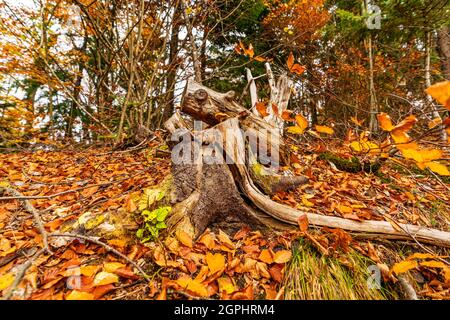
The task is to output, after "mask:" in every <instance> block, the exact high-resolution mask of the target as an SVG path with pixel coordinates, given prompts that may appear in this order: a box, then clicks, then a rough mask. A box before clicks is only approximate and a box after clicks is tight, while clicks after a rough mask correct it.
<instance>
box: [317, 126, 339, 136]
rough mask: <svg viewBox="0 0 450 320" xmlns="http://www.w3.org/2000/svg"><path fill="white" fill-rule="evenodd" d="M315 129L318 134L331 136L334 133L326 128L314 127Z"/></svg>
mask: <svg viewBox="0 0 450 320" xmlns="http://www.w3.org/2000/svg"><path fill="white" fill-rule="evenodd" d="M315 128H316V131H317V132H320V133H325V134H333V133H334V130H333V129H332V128H330V127H327V126H318V125H316V126H315Z"/></svg>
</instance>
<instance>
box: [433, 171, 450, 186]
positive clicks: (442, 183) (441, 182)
mask: <svg viewBox="0 0 450 320" xmlns="http://www.w3.org/2000/svg"><path fill="white" fill-rule="evenodd" d="M428 171H429V172H431V174H432V175H433V176H434V177H435V178H436V180H437V181H438V182H439V184H440V185H441V186H443V187H444V188H446V189H447V191H450V188H449V187H448V186H447V185H446V184H445V183H444V182H443V181H442V180H441V178H439V177H438V175H437V174H436V173H434V172H433V171H431V170H430V168H428Z"/></svg>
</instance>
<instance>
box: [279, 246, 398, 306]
mask: <svg viewBox="0 0 450 320" xmlns="http://www.w3.org/2000/svg"><path fill="white" fill-rule="evenodd" d="M340 260H341V261H344V262H341V261H340ZM372 264H373V262H372V261H371V260H369V259H367V258H366V257H364V256H362V255H360V254H359V253H357V252H355V251H353V252H350V253H348V254H342V255H341V257H340V259H339V258H335V257H325V256H321V255H320V254H319V253H318V252H317V251H316V250H315V249H314V248H313V247H311V246H310V245H308V244H307V243H306V242H305V241H304V240H300V242H299V243H298V245H296V246H295V247H294V248H293V258H292V260H291V263H290V264H289V266H288V267H287V270H286V277H285V281H284V285H285V296H284V298H285V299H289V300H382V299H398V297H397V296H396V294H395V292H391V291H389V290H387V289H386V288H383V287H381V289H370V288H369V286H368V285H367V279H368V278H369V273H370V271H369V270H368V266H370V265H372Z"/></svg>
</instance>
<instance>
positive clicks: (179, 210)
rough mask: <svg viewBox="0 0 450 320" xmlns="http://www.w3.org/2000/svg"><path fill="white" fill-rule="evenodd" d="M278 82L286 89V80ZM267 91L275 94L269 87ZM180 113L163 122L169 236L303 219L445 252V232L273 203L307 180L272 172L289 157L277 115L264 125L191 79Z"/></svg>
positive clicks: (228, 96) (228, 97) (290, 224)
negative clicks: (167, 140) (168, 143)
mask: <svg viewBox="0 0 450 320" xmlns="http://www.w3.org/2000/svg"><path fill="white" fill-rule="evenodd" d="M279 84H280V85H282V86H285V85H286V81H284V82H283V81H279ZM272 87H274V88H273V90H276V88H275V87H276V86H275V85H273V83H272V85H271V88H272ZM278 89H280V88H278ZM281 91H283V90H279V92H281ZM284 91H285V92H286V90H284ZM286 95H288V93H287V94H279V95H278V96H277V95H274V97H275V98H273V99H275V100H276V99H279V100H278V101H276V102H277V105H278V107H279V108H280V106H281V108H284V109H285V108H286V107H287V101H286ZM277 97H278V98H277ZM271 99H272V97H271ZM180 111H181V113H178V112H177V113H176V114H174V115H173V116H172V117H171V118H170V119H169V120H168V121H167V122H166V123H165V127H166V129H167V130H168V131H169V132H170V133H171V134H172V140H173V146H172V149H171V156H172V161H173V163H172V173H171V177H170V178H168V180H167V181H169V183H166V184H165V188H166V191H167V192H165V194H166V196H165V197H164V199H162V200H161V201H162V202H165V205H170V206H171V208H172V210H171V213H170V216H169V218H168V219H167V223H168V225H169V231H173V230H176V229H182V230H184V231H185V232H188V233H189V234H190V235H191V236H192V237H193V238H196V237H198V236H199V235H201V234H202V233H203V232H204V230H205V229H206V228H207V227H208V226H210V225H212V224H218V225H219V226H220V228H222V229H228V230H229V229H230V228H232V229H237V228H238V227H240V226H242V224H246V225H250V226H252V227H257V228H271V229H288V228H297V225H298V220H299V219H305V217H306V218H307V220H308V222H309V226H310V227H314V226H316V227H323V226H326V227H330V228H341V229H344V230H347V231H350V232H355V233H358V234H359V236H360V237H364V236H368V237H374V236H375V237H382V238H388V239H415V240H416V241H420V242H424V243H432V244H438V245H443V246H447V247H449V246H450V233H449V232H444V231H440V230H435V229H430V228H426V227H421V226H415V225H407V224H398V225H396V226H395V228H394V227H393V226H392V225H391V223H389V222H385V221H362V222H358V221H352V220H348V219H343V218H338V217H331V216H325V215H320V214H313V213H308V212H303V211H299V210H297V209H294V208H291V207H289V206H286V205H283V204H280V203H277V202H274V201H272V200H271V198H270V195H271V194H273V193H275V192H277V191H280V190H287V189H290V188H295V187H296V186H298V185H301V184H304V183H306V182H307V181H308V179H307V178H306V177H302V176H294V175H292V176H289V175H281V174H279V173H278V172H277V171H276V165H277V164H286V163H287V161H288V160H287V159H289V155H288V152H287V150H286V148H285V145H284V143H283V136H282V130H280V126H279V124H277V123H276V122H274V121H273V119H274V117H270V116H269V117H267V118H264V119H263V118H262V117H260V116H259V115H258V114H257V113H256V112H252V111H251V110H248V109H246V108H244V107H243V106H241V105H240V104H239V103H237V102H236V101H235V99H234V93H233V92H228V93H218V92H216V91H213V90H211V89H209V88H207V87H205V86H203V85H201V84H199V83H197V82H195V81H193V80H190V81H189V82H188V84H187V86H186V89H185V92H184V95H183V99H182V102H181V110H180ZM280 112H281V111H280ZM182 114H183V115H184V116H182ZM194 120H198V121H201V124H200V125H198V123H194V122H193V121H194ZM269 164H272V166H269ZM274 164H275V169H274V166H273V165H274Z"/></svg>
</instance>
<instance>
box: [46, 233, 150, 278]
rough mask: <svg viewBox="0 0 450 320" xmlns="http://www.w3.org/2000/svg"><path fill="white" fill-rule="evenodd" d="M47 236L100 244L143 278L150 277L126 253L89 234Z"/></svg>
mask: <svg viewBox="0 0 450 320" xmlns="http://www.w3.org/2000/svg"><path fill="white" fill-rule="evenodd" d="M48 236H49V237H68V238H77V239H83V240H86V241H89V242H92V243H95V244H97V245H99V246H102V247H103V248H105V249H106V250H107V251H110V252H112V253H114V254H115V255H117V256H119V257H121V258H122V259H124V260H125V261H127V262H128V263H129V264H131V265H132V266H133V267H135V268H136V269H137V270H138V271H139V272H140V273H141V274H142V276H143V277H144V278H145V279H148V278H150V276H149V275H148V274H147V273H146V272H145V271H144V270H142V268H141V267H140V266H139V265H138V264H137V263H136V262H134V261H133V260H131V259H130V258H128V257H127V256H126V255H124V254H123V253H121V252H120V251H118V250H116V249H114V248H113V247H111V246H110V245H107V244H106V243H104V242H101V241H100V240H98V239H96V238H94V237H89V236H84V235H81V234H73V233H55V232H54V233H49V235H48Z"/></svg>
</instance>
